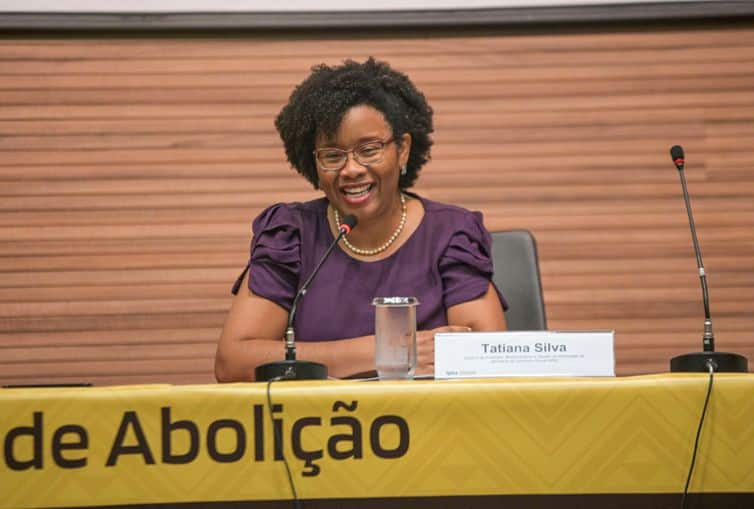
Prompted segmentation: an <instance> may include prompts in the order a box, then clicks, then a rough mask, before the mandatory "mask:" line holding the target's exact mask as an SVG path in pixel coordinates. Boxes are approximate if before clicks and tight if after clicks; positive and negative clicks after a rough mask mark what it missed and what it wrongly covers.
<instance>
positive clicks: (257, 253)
mask: <svg viewBox="0 0 754 509" xmlns="http://www.w3.org/2000/svg"><path fill="white" fill-rule="evenodd" d="M299 219H300V218H299V217H298V215H297V214H296V211H295V210H294V209H293V208H292V207H290V206H289V205H286V204H277V205H272V206H271V207H269V208H267V209H265V210H264V211H262V213H261V214H259V216H257V218H256V219H254V222H253V225H252V229H253V232H254V237H253V238H252V240H251V257H250V260H249V289H251V291H252V292H254V293H255V294H256V295H259V296H260V297H264V298H266V299H269V300H271V301H272V302H275V303H276V304H278V305H279V306H281V307H283V308H285V309H287V310H290V308H291V305H292V304H293V298H294V297H295V295H296V291H297V290H298V283H299V272H300V270H301V235H300V220H299Z"/></svg>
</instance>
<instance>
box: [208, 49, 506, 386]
mask: <svg viewBox="0 0 754 509" xmlns="http://www.w3.org/2000/svg"><path fill="white" fill-rule="evenodd" d="M275 126H276V127H277V129H278V132H279V133H280V136H281V138H282V140H283V143H284V145H285V151H286V155H287V156H288V161H289V162H290V163H291V165H292V166H293V167H294V168H295V169H296V170H297V171H298V172H299V173H300V174H301V175H303V176H304V177H305V178H306V179H307V180H308V181H309V182H311V183H312V184H313V185H314V187H315V188H317V189H320V190H321V191H322V192H323V193H324V197H323V198H320V199H318V200H314V201H311V202H307V203H291V204H276V205H273V206H271V207H269V208H268V209H266V210H265V211H263V212H262V213H261V214H260V215H259V216H258V217H257V218H256V219H255V220H254V224H253V232H254V238H253V240H252V245H251V258H250V260H249V264H248V266H247V268H248V274H246V275H245V276H243V279H242V281H239V282H240V283H241V284H240V288H241V291H239V292H238V293H237V294H236V296H235V298H234V300H233V304H232V306H231V309H230V312H229V315H228V318H227V320H226V322H225V327H224V329H223V332H222V336H221V337H220V341H219V344H218V348H217V356H216V359H215V374H216V377H217V379H218V381H221V382H229V381H244V380H250V379H251V378H252V376H253V370H254V367H255V366H258V365H260V364H263V363H266V362H270V361H275V360H281V358H282V355H283V345H282V343H281V338H282V337H283V335H284V331H285V328H286V324H287V320H288V311H289V309H290V307H291V304H292V302H293V298H294V296H295V294H296V291H297V290H298V287H299V285H300V284H302V283H303V282H304V281H305V280H306V278H307V277H308V276H309V274H311V272H312V271H313V269H314V266H315V264H316V263H317V261H318V260H319V259H320V258H321V256H322V254H323V253H324V251H325V250H326V249H327V247H328V246H329V245H330V243H331V242H332V241H333V239H334V238H335V236H336V235H337V231H338V227H337V225H339V224H340V220H341V218H343V217H344V216H345V215H347V214H353V215H354V216H356V218H357V220H358V224H357V226H356V228H354V229H353V232H352V233H349V234H348V235H346V237H344V239H343V240H342V241H341V242H340V244H339V246H338V247H339V248H340V249H337V248H336V249H335V250H334V251H333V252H332V254H331V256H330V258H329V259H328V260H327V261H326V262H325V264H324V265H323V267H322V269H321V271H320V273H319V274H318V276H317V278H316V279H315V280H314V282H313V283H312V285H311V286H310V287H309V290H308V292H307V294H306V296H305V297H303V298H302V299H301V300H300V301H299V303H298V309H297V312H296V317H295V322H294V325H295V329H296V338H297V343H296V347H297V353H298V358H299V359H306V360H308V361H316V362H320V363H323V364H325V365H326V366H327V367H328V369H329V372H330V374H331V375H332V376H336V377H343V376H348V375H351V374H354V373H360V372H365V371H370V370H373V369H374V336H373V334H374V309H373V308H372V305H371V301H372V299H373V298H374V297H389V296H415V297H418V298H419V302H420V305H419V307H418V308H417V327H418V328H419V331H418V332H417V373H418V374H431V373H433V363H434V334H435V333H436V332H456V331H468V330H474V331H491V330H502V329H504V328H505V320H504V316H503V305H504V300H503V299H502V297H501V296H500V295H499V292H498V291H497V290H496V288H495V287H494V285H493V284H492V282H491V277H492V261H491V259H490V236H489V234H488V232H487V231H486V230H485V229H484V226H483V225H482V217H481V214H479V213H471V212H469V211H467V210H464V209H461V208H459V207H454V206H450V205H443V204H440V203H436V202H432V201H429V200H426V199H423V198H421V197H419V196H418V195H416V194H412V193H409V192H407V191H405V190H406V189H407V188H408V187H410V186H411V185H413V183H414V182H415V180H416V178H417V176H418V172H419V170H420V169H421V167H422V166H423V165H424V164H425V163H426V162H427V160H428V159H429V149H430V146H431V145H432V141H431V140H430V138H429V134H430V133H431V132H432V110H431V108H430V107H429V105H428V104H427V102H426V99H425V97H424V95H423V94H422V93H421V92H419V91H418V90H417V89H416V88H415V87H414V85H413V84H412V83H411V81H410V80H409V79H408V77H406V76H405V75H404V74H401V73H399V72H396V71H395V70H393V69H391V68H390V67H389V66H388V65H387V64H385V63H381V62H377V61H375V60H374V59H371V58H370V59H369V60H367V61H366V62H364V63H363V64H362V63H357V62H353V61H346V62H345V64H344V65H342V66H337V67H328V66H325V65H321V66H318V67H315V68H314V69H313V71H312V74H311V75H310V76H309V77H308V78H307V79H306V80H305V81H304V82H303V83H302V84H301V85H299V86H298V87H297V88H296V89H295V90H294V92H293V93H292V94H291V97H290V100H289V102H288V104H287V105H286V106H285V107H284V108H283V109H282V111H281V112H280V115H279V116H278V118H277V120H276V122H275ZM236 289H237V288H236Z"/></svg>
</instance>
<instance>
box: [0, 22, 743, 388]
mask: <svg viewBox="0 0 754 509" xmlns="http://www.w3.org/2000/svg"><path fill="white" fill-rule="evenodd" d="M370 54H371V55H375V56H377V57H378V58H381V59H384V60H387V61H389V62H391V63H392V64H393V65H394V66H395V67H396V68H398V69H401V70H403V71H405V72H407V73H408V74H409V75H410V76H411V77H412V78H413V79H414V80H415V81H416V83H417V84H418V85H419V86H420V87H421V88H422V89H423V90H424V91H425V92H426V94H427V96H428V97H429V99H430V101H431V102H432V104H433V106H434V108H435V111H436V127H437V129H436V135H435V140H436V147H435V150H434V152H433V160H432V162H431V163H430V164H429V165H428V166H427V168H426V169H425V170H424V171H423V175H422V177H421V179H420V181H419V184H418V186H417V188H416V189H417V191H418V192H420V193H423V194H424V195H426V196H428V197H431V198H433V199H437V200H442V201H448V202H452V203H457V204H460V205H463V206H466V207H469V208H473V209H478V210H481V211H483V212H484V214H485V221H486V223H487V226H488V227H489V228H490V229H509V228H528V229H530V230H532V231H533V232H534V233H535V235H536V236H537V238H538V241H539V247H540V256H541V268H542V274H543V286H544V290H545V299H546V303H547V311H548V317H549V322H550V326H551V327H552V328H553V329H564V330H567V329H592V328H614V329H615V330H616V347H617V360H618V373H619V374H621V375H628V374H638V373H651V372H661V371H667V369H668V368H667V367H668V360H669V358H670V357H671V356H672V355H675V354H678V353H682V352H686V351H694V350H697V349H698V348H699V347H700V344H701V329H702V318H701V317H702V305H701V302H700V294H701V292H700V289H699V282H698V277H697V275H696V269H695V262H694V257H693V254H692V248H691V240H690V235H689V232H688V227H687V219H686V214H685V210H684V207H683V202H682V198H681V190H680V185H679V182H678V176H677V173H676V171H675V170H674V169H673V167H672V165H671V162H670V158H669V155H668V149H669V147H670V146H671V145H673V144H675V143H680V144H683V145H684V146H685V148H686V152H687V158H688V169H687V177H688V180H689V186H690V191H691V193H692V201H693V203H694V206H695V214H696V222H697V226H698V229H699V236H700V241H701V245H702V248H703V250H704V256H705V265H706V268H707V270H708V273H709V274H710V275H709V283H710V294H711V298H712V311H713V314H714V323H715V327H716V332H717V342H718V349H720V350H732V351H737V352H740V353H743V354H746V355H747V356H748V357H749V358H750V359H751V360H752V361H754V313H753V312H752V309H753V308H754V170H753V169H752V167H753V165H754V146H752V143H751V141H752V138H753V137H754V127H753V126H754V25H752V26H748V25H745V24H741V23H738V24H737V25H731V26H724V25H719V24H718V25H714V26H712V25H710V26H706V25H702V24H700V25H698V26H687V27H684V28H677V29H668V30H661V31H658V30H655V31H648V32H647V31H645V30H642V29H638V28H637V29H636V30H634V29H631V28H630V27H629V28H626V27H624V28H622V29H620V30H615V31H610V30H601V31H591V30H589V29H582V30H552V31H549V32H547V33H545V32H541V33H530V34H525V33H521V32H520V31H518V32H516V33H506V32H503V31H501V32H499V33H495V32H491V31H486V32H481V31H480V32H472V31H464V32H460V33H459V34H455V35H454V34H449V33H447V32H439V31H431V30H422V31H419V32H416V33H414V34H412V35H411V36H405V35H401V34H391V33H388V32H369V33H367V34H365V33H340V32H339V33H337V34H335V35H333V36H332V37H328V36H326V35H323V34H322V33H312V34H301V33H298V34H290V35H289V36H284V35H269V36H264V35H258V36H248V37H244V36H232V37H207V36H196V37H189V36H182V37H172V38H171V37H165V36H161V37H155V38H149V37H133V36H129V37H123V38H117V37H115V36H113V37H112V38H106V37H80V38H76V37H64V36H60V37H46V38H26V39H24V38H12V39H10V38H9V39H4V40H0V382H2V383H41V382H54V381H57V382H74V381H89V382H94V383H96V384H121V383H141V382H168V383H201V382H210V381H212V380H213V375H212V363H213V355H214V344H215V341H216V338H217V336H218V335H219V331H220V328H221V326H222V323H223V319H224V315H225V313H226V310H227V309H228V306H229V303H230V297H229V288H230V285H231V283H232V281H233V280H234V278H235V276H236V274H237V272H238V270H239V269H240V268H241V267H242V265H243V263H244V262H245V260H246V257H247V250H248V242H249V233H250V231H249V228H250V226H249V225H250V220H251V218H252V217H254V216H255V215H256V214H257V213H258V212H259V211H260V210H261V208H262V207H264V206H265V205H267V204H269V203H270V202H273V201H288V200H306V199H310V198H313V197H315V196H317V193H316V192H315V191H313V190H312V189H311V188H310V187H309V186H308V184H306V182H304V181H303V179H301V178H300V177H298V176H297V175H296V174H295V172H293V171H291V170H290V169H289V168H288V167H287V164H286V163H285V161H284V156H283V152H282V149H281V146H280V142H279V140H278V137H277V135H276V133H275V131H274V128H273V118H274V116H275V115H276V113H277V112H278V111H279V109H280V107H281V106H282V104H283V103H284V101H285V100H286V98H287V95H288V94H289V93H290V91H291V89H292V87H293V86H294V85H295V84H296V83H298V82H299V81H300V80H301V79H303V78H304V77H305V76H306V74H307V73H308V68H309V67H310V66H311V65H314V64H316V63H319V62H322V61H324V62H328V63H336V62H339V61H341V60H342V59H344V58H356V59H363V58H365V57H366V56H367V55H370Z"/></svg>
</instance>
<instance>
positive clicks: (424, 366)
mask: <svg viewBox="0 0 754 509" xmlns="http://www.w3.org/2000/svg"><path fill="white" fill-rule="evenodd" d="M438 332H471V327H464V326H462V325H445V326H443V327H437V328H436V329H432V330H421V331H416V374H417V375H434V374H435V334H437V333H438Z"/></svg>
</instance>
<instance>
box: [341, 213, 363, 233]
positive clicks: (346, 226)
mask: <svg viewBox="0 0 754 509" xmlns="http://www.w3.org/2000/svg"><path fill="white" fill-rule="evenodd" d="M358 222H359V220H358V219H356V216H354V215H353V214H347V215H346V216H345V217H344V218H343V220H342V221H341V222H340V225H338V228H339V229H340V230H345V233H346V235H348V234H349V233H351V230H353V229H354V228H356V223H358Z"/></svg>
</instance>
